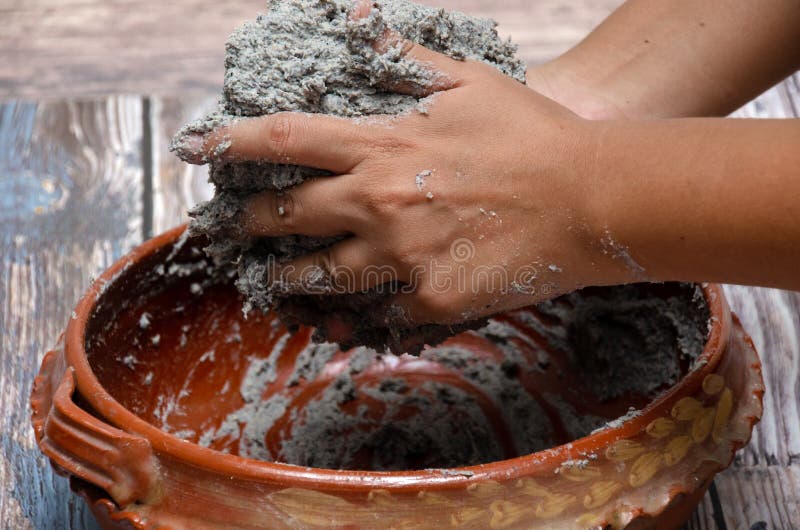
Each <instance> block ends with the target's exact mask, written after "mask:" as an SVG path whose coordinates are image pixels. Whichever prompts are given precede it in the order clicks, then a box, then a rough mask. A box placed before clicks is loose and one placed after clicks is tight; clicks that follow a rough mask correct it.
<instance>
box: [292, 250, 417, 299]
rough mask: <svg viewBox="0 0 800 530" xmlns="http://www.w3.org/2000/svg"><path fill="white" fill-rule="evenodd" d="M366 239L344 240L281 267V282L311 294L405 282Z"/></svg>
mask: <svg viewBox="0 0 800 530" xmlns="http://www.w3.org/2000/svg"><path fill="white" fill-rule="evenodd" d="M384 261H385V260H382V259H380V256H379V255H378V252H377V251H376V250H375V249H374V248H373V247H371V246H370V244H369V243H367V242H366V241H365V240H363V239H359V238H356V237H352V238H349V239H345V240H344V241H341V242H339V243H336V244H335V245H333V246H331V247H330V248H327V249H325V250H323V251H320V252H317V253H315V254H311V255H308V256H303V257H302V258H298V259H296V260H293V261H291V262H289V263H285V264H282V265H281V266H280V269H279V270H278V271H277V276H278V279H279V280H280V281H282V282H285V283H288V284H290V285H299V286H301V287H302V289H303V291H304V292H306V293H308V294H346V293H358V292H364V291H367V290H369V289H372V288H374V287H378V286H380V285H385V284H389V283H392V282H396V281H402V278H400V276H401V274H399V272H398V270H397V269H396V268H395V267H392V266H389V265H375V264H376V263H384Z"/></svg>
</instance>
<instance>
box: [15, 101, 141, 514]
mask: <svg viewBox="0 0 800 530" xmlns="http://www.w3.org/2000/svg"><path fill="white" fill-rule="evenodd" d="M140 142H141V104H140V99H139V98H133V97H123V98H110V99H107V100H101V101H87V102H80V103H75V102H73V103H53V104H38V105H37V104H23V103H13V102H12V103H7V104H4V105H0V202H2V209H1V210H0V255H1V256H2V265H0V267H2V268H1V269H0V330H2V332H0V341H1V342H0V367H1V368H2V371H0V410H2V411H3V413H2V415H0V432H3V433H4V436H2V437H0V447H2V452H1V453H0V458H2V462H1V463H0V526H2V527H3V528H37V529H39V528H42V529H45V528H86V527H91V526H90V525H92V522H91V518H90V517H89V516H88V513H87V510H86V509H85V507H84V505H83V501H81V500H79V499H78V498H77V497H75V496H74V495H73V494H72V493H71V492H70V491H69V488H68V485H67V481H66V480H65V479H64V478H61V477H55V476H54V475H53V473H52V471H51V469H50V465H49V463H48V462H47V461H46V459H45V458H44V457H43V456H42V455H41V454H40V453H39V451H38V449H37V448H36V446H35V443H34V440H33V432H32V429H31V426H30V420H29V408H28V396H29V393H30V386H31V382H32V380H33V377H34V376H35V374H36V372H37V371H38V365H39V362H40V360H41V358H42V355H43V354H44V352H45V351H46V350H47V349H48V348H50V347H51V346H52V345H53V344H54V343H55V341H56V338H57V337H58V335H59V334H60V333H61V332H62V331H63V329H64V326H65V324H66V322H67V320H68V318H69V315H70V312H71V310H72V307H73V306H74V304H75V302H76V300H77V299H78V297H79V296H80V295H81V293H82V292H83V291H84V290H85V288H86V287H87V286H88V284H89V279H90V277H91V276H92V275H96V274H98V273H99V272H100V271H102V270H103V269H104V268H105V267H107V266H108V265H109V264H110V263H111V262H112V261H113V260H115V259H116V258H118V257H119V256H120V255H121V254H122V253H123V252H124V251H126V250H128V249H129V248H130V247H131V246H132V245H134V244H135V243H137V242H138V241H139V240H140V236H141V223H140V209H141V198H142V187H141V167H140V158H139V157H140Z"/></svg>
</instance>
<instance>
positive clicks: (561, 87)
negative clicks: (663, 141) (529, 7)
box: [529, 0, 800, 118]
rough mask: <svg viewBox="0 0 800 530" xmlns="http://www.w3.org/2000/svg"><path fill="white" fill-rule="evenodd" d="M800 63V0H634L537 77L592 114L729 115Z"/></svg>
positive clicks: (559, 97) (543, 86) (548, 90)
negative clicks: (753, 0) (665, 0)
mask: <svg viewBox="0 0 800 530" xmlns="http://www.w3.org/2000/svg"><path fill="white" fill-rule="evenodd" d="M798 67H800V2H798V1H797V0H764V1H761V2H752V1H749V0H708V1H705V2H698V1H696V0H676V1H673V2H663V1H662V0H629V1H628V2H626V3H625V4H624V5H623V6H622V7H620V8H619V9H618V10H617V11H616V12H614V13H613V14H612V15H611V16H610V17H609V18H608V19H606V20H605V21H604V22H603V23H602V24H601V25H600V26H598V28H597V29H595V30H594V31H593V32H592V33H591V34H590V35H589V36H588V37H586V39H584V40H583V41H582V42H581V43H580V44H578V45H577V46H576V47H574V48H573V49H571V50H570V51H568V52H567V53H565V54H564V55H562V56H561V57H559V58H557V59H555V60H554V61H552V62H551V63H548V64H546V65H543V66H541V67H537V68H534V69H532V70H531V73H530V76H529V77H530V84H531V86H532V87H533V88H534V89H537V90H540V91H542V92H544V93H545V95H547V96H549V97H551V98H553V99H555V100H556V101H559V102H560V103H562V104H564V105H565V106H567V107H569V108H572V109H573V110H574V111H576V112H578V113H579V114H582V115H584V116H585V117H589V118H610V117H616V118H618V117H627V118H652V117H685V116H723V115H726V114H728V113H730V112H732V111H733V110H735V109H737V108H738V107H739V106H741V105H743V104H744V103H746V102H747V101H749V100H750V99H752V98H753V97H755V96H757V95H758V94H760V93H761V92H763V91H764V90H766V89H767V88H769V87H770V86H772V85H774V84H775V83H777V82H779V81H780V80H781V79H783V78H784V77H786V76H787V75H790V74H791V73H792V72H794V71H795V70H797V69H798Z"/></svg>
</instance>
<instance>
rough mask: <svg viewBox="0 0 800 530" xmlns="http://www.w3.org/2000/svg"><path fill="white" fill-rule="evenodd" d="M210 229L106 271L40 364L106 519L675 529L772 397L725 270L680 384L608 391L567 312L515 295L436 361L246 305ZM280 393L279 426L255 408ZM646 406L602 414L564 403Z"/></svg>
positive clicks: (63, 455)
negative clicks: (597, 389)
mask: <svg viewBox="0 0 800 530" xmlns="http://www.w3.org/2000/svg"><path fill="white" fill-rule="evenodd" d="M200 246H201V245H200V242H198V241H193V240H187V238H186V237H185V234H184V230H183V228H178V229H175V230H173V231H170V232H168V233H166V234H164V235H162V236H159V237H157V238H155V239H153V240H151V241H148V242H147V243H145V244H144V245H142V246H141V247H139V248H137V249H136V250H134V251H133V252H132V253H131V254H130V255H128V256H127V257H125V258H123V259H122V260H121V261H119V262H118V263H117V264H115V265H114V266H113V267H111V268H110V269H109V270H108V271H106V272H105V273H104V274H103V275H102V276H101V277H100V278H99V279H98V280H97V281H96V282H95V283H94V284H93V286H92V287H91V288H90V289H89V291H88V293H87V294H86V295H85V296H84V298H83V299H82V300H81V301H80V303H79V304H78V306H77V307H76V309H75V312H74V313H73V317H72V319H71V321H70V322H69V325H68V326H67V330H66V332H65V334H64V335H63V336H62V338H61V340H60V341H59V344H58V345H57V347H56V349H55V350H53V351H51V352H49V353H48V354H47V355H46V357H45V359H44V361H43V363H42V368H41V372H40V374H39V376H38V377H37V378H36V381H35V383H34V388H33V392H32V397H31V404H32V409H33V426H34V430H35V433H36V439H37V441H38V443H39V446H40V448H41V450H42V451H43V452H44V454H45V455H47V456H48V457H49V458H50V460H51V462H52V463H53V465H54V466H55V468H56V469H57V470H59V471H60V472H63V473H65V474H67V475H69V476H71V477H72V481H73V486H74V488H75V489H76V490H77V491H78V492H79V493H80V494H82V495H83V496H84V497H85V498H86V499H87V501H88V502H89V503H90V506H91V507H92V510H93V511H94V513H95V515H96V516H97V518H98V520H99V521H100V522H101V524H102V526H104V527H105V528H153V529H155V528H174V529H183V528H187V529H203V528H270V529H279V528H348V529H350V528H352V529H355V528H436V527H440V528H444V527H459V528H461V527H463V528H548V529H560V528H658V529H668V528H678V527H679V526H680V525H681V524H683V522H685V521H686V520H687V519H688V517H689V516H690V514H691V512H692V510H693V509H694V507H695V506H696V505H697V503H698V502H699V500H700V499H701V498H702V496H703V494H704V492H705V490H706V488H707V487H708V485H709V484H710V482H711V480H712V479H713V477H714V475H715V474H716V473H717V472H719V471H720V470H722V469H724V468H725V467H727V466H728V465H729V464H730V462H731V460H732V458H733V455H734V453H735V451H736V450H737V449H739V448H741V447H742V446H743V445H744V444H746V443H747V441H748V440H749V438H750V434H751V431H752V429H753V425H754V424H755V423H756V422H757V421H758V420H759V418H760V416H761V411H762V405H761V399H762V395H763V392H764V386H763V381H762V377H761V370H760V363H759V359H758V356H757V354H756V351H755V349H754V348H753V344H752V342H751V341H750V339H749V338H748V337H747V335H746V334H745V332H744V331H743V330H742V328H741V326H740V324H739V322H738V320H737V319H736V317H735V316H732V315H731V313H730V310H729V309H728V306H727V303H726V302H725V299H724V297H723V294H722V290H721V289H720V288H719V286H715V285H704V286H702V290H701V291H700V290H698V291H697V292H700V293H701V294H702V296H700V303H701V304H702V303H703V299H704V302H705V304H707V306H708V311H709V313H710V317H711V318H710V320H708V322H709V324H708V327H709V332H708V336H707V339H706V341H705V347H704V349H703V351H702V353H701V354H700V357H699V358H698V359H696V360H694V362H693V363H691V366H690V365H689V363H688V362H687V361H685V360H684V361H682V364H681V369H680V370H681V373H680V374H679V375H680V377H679V380H678V381H677V383H675V384H673V385H671V386H669V385H667V386H666V387H664V388H659V389H656V391H655V392H654V393H652V394H651V395H645V394H646V393H641V392H639V393H637V392H635V391H627V392H623V393H622V394H619V395H613V396H610V397H609V396H606V398H604V399H603V400H600V399H597V397H596V396H593V395H592V391H591V389H589V388H587V387H586V385H585V384H584V383H583V382H582V379H581V377H579V375H580V374H576V373H575V370H574V369H572V368H571V367H573V365H571V364H570V362H571V361H570V357H569V353H568V352H565V351H563V348H559V347H558V344H559V343H558V340H555V339H554V337H556V338H557V336H558V335H559V333H560V332H563V331H564V329H563V325H562V324H560V323H559V321H558V320H559V319H558V318H557V317H556V316H554V315H547V314H541V313H539V312H538V311H537V309H535V308H531V309H528V310H523V311H521V312H514V313H509V314H508V315H504V316H503V317H500V318H498V319H497V322H498V323H499V324H496V325H497V326H499V328H498V329H500V330H501V331H497V330H495V331H493V332H492V333H495V334H496V335H497V336H498V337H500V336H502V338H503V340H501V341H497V340H490V339H492V337H491V333H489V334H486V333H484V334H477V333H474V332H471V333H466V334H463V335H461V336H459V337H455V338H453V339H451V340H450V341H448V343H447V344H446V348H449V349H447V350H446V351H445V350H442V351H445V353H441V352H440V353H438V354H437V353H436V352H432V351H428V352H423V355H422V356H421V357H419V358H415V357H409V356H400V357H395V356H384V357H382V358H381V357H378V356H375V355H370V354H369V352H364V351H363V350H353V351H349V352H342V351H337V350H335V348H333V349H331V347H330V346H329V347H327V348H323V349H314V347H313V346H311V345H309V336H310V330H307V329H301V330H300V331H298V332H297V333H296V334H294V335H289V334H288V333H287V332H286V330H285V329H283V328H282V327H281V326H280V325H279V324H278V322H277V321H276V319H275V317H274V315H260V314H253V315H250V316H249V317H248V318H247V319H244V318H243V317H242V313H241V307H242V302H241V299H240V298H239V296H238V294H237V292H236V290H235V287H234V286H233V285H232V280H231V278H230V276H229V275H227V274H224V273H220V272H218V271H216V270H215V269H214V268H213V267H211V266H210V264H209V263H207V262H206V258H205V257H204V255H203V254H202V252H201V251H200V250H199V247H200ZM692 288H694V287H692ZM642 289H645V290H649V291H652V292H651V293H650V294H651V295H653V296H662V297H666V296H675V295H676V293H678V294H680V293H681V292H682V291H681V289H683V290H686V287H685V286H682V287H681V286H677V285H669V284H667V285H662V286H650V287H642ZM559 326H561V327H559ZM502 330H505V331H502ZM559 330H560V331H559ZM495 338H496V337H495ZM562 338H563V337H562ZM503 341H504V342H503ZM700 344H702V341H701V343H700ZM447 352H450V353H447ZM453 352H457V353H459V352H460V353H459V354H458V355H455V354H453V355H450V354H452V353H453ZM437 355H438V357H437ZM454 355H455V356H454ZM509 358H511V359H512V360H513V362H510V361H509ZM470 370H471V371H470ZM487 374H488V375H487ZM489 376H491V377H494V378H495V379H493V380H491V381H490V380H488V379H486V378H487V377H489ZM641 376H642V378H646V377H647V374H645V373H643V374H641ZM247 381H250V382H251V383H252V381H258V382H260V383H259V384H260V385H261V386H259V385H251V387H248V389H246V388H245V385H246V384H247ZM342 381H343V382H342ZM387 381H392V382H391V383H390V384H389V383H387ZM487 381H488V382H487ZM492 381H495V382H494V383H492ZM497 381H500V383H497ZM484 383H485V384H484ZM495 383H497V384H495ZM348 385H350V386H349V387H348ZM481 385H484V386H481ZM492 385H494V386H493V387H492V388H495V390H496V391H497V393H496V395H492V394H491V392H489V391H487V390H486V389H487V388H489V387H491V386H492ZM520 388H521V389H523V390H524V392H522V393H519V392H517V394H514V392H511V390H509V389H517V390H519V389H520ZM331 389H333V390H331ZM329 391H335V392H338V393H339V394H338V395H339V396H343V397H341V399H338V400H334V401H332V403H334V406H333V408H331V407H329V409H330V410H329V409H325V410H328V412H325V410H323V409H321V408H320V403H321V402H320V400H319V397H320V396H321V395H323V394H324V393H325V392H329ZM254 393H255V398H253V394H254ZM512 394H514V396H516V397H513V396H512V397H509V396H510V395H512ZM248 396H249V397H248ZM275 396H278V397H279V399H278V398H276V399H277V401H274V403H273V402H270V403H273V405H275V403H277V404H278V405H275V407H277V408H275V407H273V405H270V407H272V408H269V410H267V409H257V410H256V412H255V413H254V415H253V416H252V417H253V418H260V420H259V421H261V420H263V419H264V418H267V417H269V419H270V421H269V422H266V423H264V425H261V426H258V425H256V420H253V421H252V422H250V423H248V422H247V420H242V419H241V416H237V414H239V413H240V412H241V411H243V410H245V409H246V408H247V407H248V406H249V407H250V408H251V412H253V410H252V408H253V407H258V406H259V403H261V402H260V401H259V400H261V399H266V398H270V399H272V398H275ZM498 396H499V397H498ZM520 396H522V397H520ZM523 398H524V399H523ZM254 399H255V401H254ZM506 399H509V400H511V401H508V402H506V401H503V400H506ZM514 400H516V401H514ZM526 400H527V401H526ZM442 403H444V405H442ZM526 404H527V405H526ZM629 406H632V407H635V408H638V409H642V410H641V411H640V412H637V413H635V414H629V415H627V416H626V417H624V418H622V419H621V420H617V421H611V423H609V424H608V425H605V426H601V428H599V429H598V430H596V431H595V432H593V433H587V432H583V431H586V430H587V429H588V428H587V427H586V426H585V425H584V426H579V427H575V425H573V424H572V423H570V422H568V421H566V420H565V416H564V411H565V410H566V409H571V410H572V411H573V412H572V413H571V414H572V417H592V418H594V421H595V423H596V422H597V421H599V422H605V421H607V420H613V419H614V418H618V417H619V416H622V415H624V414H625V413H626V412H627V411H628V407H629ZM442 407H444V408H442ZM565 407H566V408H565ZM533 409H536V410H537V411H539V412H540V415H539V416H538V418H539V419H538V420H537V417H534V416H531V415H526V414H527V412H529V411H530V410H533ZM512 410H513V411H514V414H516V416H514V415H512V416H511V417H512V420H509V417H510V416H509V414H511V412H510V411H512ZM576 415H578V416H576ZM237 418H238V420H237ZM514 418H516V419H514ZM326 422H328V423H326ZM573 423H574V422H573ZM231 426H232V427H231ZM593 426H595V425H592V426H590V427H593ZM576 428H577V429H578V430H580V429H583V431H581V432H579V433H578V434H577V436H581V437H578V438H577V439H574V438H575V437H576V432H577V431H576ZM414 429H419V431H420V432H419V433H418V432H415V431H414ZM423 431H424V433H427V434H425V436H427V437H425V436H422V437H421V438H420V437H419V436H418V435H420V433H422V432H423ZM248 433H249V434H248ZM424 433H423V434H424ZM442 433H444V434H442ZM520 433H521V434H520ZM526 433H527V434H526ZM530 433H533V434H530ZM534 435H535V436H538V437H539V438H541V439H537V440H535V442H536V443H534V442H532V441H531V439H532V437H534ZM415 436H416V437H417V438H415ZM526 436H527V437H528V438H526ZM420 440H421V441H420ZM450 440H453V443H452V446H453V447H456V448H457V450H454V452H453V454H450V453H448V452H447V451H448V450H449V449H448V447H450ZM415 444H416V445H415ZM532 444H533V445H532ZM536 444H540V445H541V444H545V445H541V446H540V445H536ZM550 446H552V447H551V448H549V449H544V447H550ZM532 447H533V448H536V449H534V450H535V451H536V452H530V450H531V449H530V448H532ZM409 448H410V449H409ZM539 449H541V450H539ZM246 456H261V457H264V458H271V459H276V460H283V461H285V460H290V461H292V459H294V461H296V463H299V464H301V465H290V464H283V463H275V462H272V461H261V460H256V459H254V458H247V457H246ZM459 459H460V460H459ZM454 462H458V463H460V464H464V465H460V467H447V466H451V465H453V463H454ZM313 466H317V467H313ZM320 466H324V467H329V468H330V467H333V468H337V467H339V468H343V469H323V468H322V467H320ZM375 469H390V470H391V471H375Z"/></svg>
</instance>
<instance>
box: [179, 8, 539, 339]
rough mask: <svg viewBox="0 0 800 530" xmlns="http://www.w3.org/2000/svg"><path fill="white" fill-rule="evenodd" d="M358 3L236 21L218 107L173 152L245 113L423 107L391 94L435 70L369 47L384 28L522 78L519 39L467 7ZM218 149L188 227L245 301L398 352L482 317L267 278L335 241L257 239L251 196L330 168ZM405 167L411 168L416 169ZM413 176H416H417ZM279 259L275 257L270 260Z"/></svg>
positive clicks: (326, 284)
mask: <svg viewBox="0 0 800 530" xmlns="http://www.w3.org/2000/svg"><path fill="white" fill-rule="evenodd" d="M352 7H353V3H352V1H351V0H281V1H278V0H271V1H269V2H268V4H267V12H266V13H265V14H262V15H259V17H258V18H257V19H256V20H255V21H252V22H247V23H245V24H244V25H243V26H241V27H240V28H239V29H237V30H236V31H235V32H234V33H233V34H232V35H231V37H230V39H229V40H228V43H227V45H226V51H227V57H226V60H225V67H226V72H225V82H224V87H223V93H222V97H221V99H220V102H219V105H218V108H217V109H216V110H215V111H214V112H213V113H212V114H210V115H209V116H206V117H205V118H203V119H201V120H198V121H196V122H194V123H191V124H189V125H187V126H185V127H184V128H183V129H181V131H179V133H178V134H177V135H176V137H175V139H174V140H173V144H172V150H173V151H175V152H176V154H178V156H181V157H183V158H189V156H188V154H189V151H190V149H189V145H188V144H187V139H188V138H189V137H190V136H191V135H192V134H197V133H199V134H206V133H208V132H210V131H212V130H214V129H216V128H218V127H220V126H221V125H224V124H227V123H230V122H231V121H233V120H236V119H237V118H240V117H250V116H262V115H266V114H273V113H276V112H280V111H300V112H309V113H322V114H330V115H335V116H342V117H363V116H371V115H386V114H389V115H398V114H403V113H409V112H418V111H420V107H421V106H424V105H425V103H424V102H421V99H420V98H419V97H416V96H412V95H404V94H397V93H394V92H392V91H391V87H392V86H396V85H397V83H398V82H402V84H403V85H404V86H406V87H409V86H410V87H418V88H420V93H422V92H423V91H422V89H423V88H424V87H426V86H429V85H430V84H431V83H433V82H435V81H436V80H437V79H436V78H437V76H438V75H441V74H437V73H435V72H432V71H431V70H430V69H429V68H428V67H427V66H426V65H423V64H419V63H417V62H415V61H413V60H410V59H408V58H405V57H403V55H402V53H401V50H400V49H399V48H392V49H389V50H388V51H386V52H384V53H378V52H376V51H375V50H374V49H373V47H372V43H373V42H374V40H375V39H376V38H377V37H378V36H380V35H382V34H383V33H384V31H385V30H386V28H387V27H389V28H392V29H394V30H396V31H398V32H399V33H400V34H401V35H403V36H405V37H406V38H408V39H410V40H412V41H414V42H417V43H419V44H421V45H423V46H426V47H428V48H430V49H432V50H435V51H438V52H441V53H444V54H446V55H449V56H451V57H453V58H455V59H458V60H467V59H470V60H478V61H483V62H485V63H487V64H489V65H491V66H494V67H495V68H497V69H498V70H500V71H501V72H503V73H504V74H507V75H509V76H510V77H512V78H514V79H516V80H518V81H519V82H521V83H524V82H525V67H524V64H523V62H522V61H520V60H519V59H517V58H516V57H515V55H514V54H515V52H516V47H515V46H514V45H513V44H511V43H510V42H508V41H504V40H502V39H500V38H499V37H498V35H497V32H496V31H495V23H494V22H493V21H491V20H487V19H478V18H474V17H469V16H467V15H464V14H462V13H457V12H447V11H445V10H443V9H435V8H431V7H426V6H421V5H417V4H414V3H412V2H408V1H406V0H383V1H381V2H376V3H375V4H374V7H373V9H372V11H371V12H370V14H369V15H368V16H367V17H366V18H363V19H361V20H357V21H354V20H351V19H350V17H349V16H348V15H349V12H350V10H351V9H352ZM223 145H224V148H223V149H218V150H217V151H215V153H211V156H210V157H209V158H210V159H209V160H204V162H208V163H209V164H210V171H209V178H210V180H211V182H212V183H213V184H214V185H215V187H216V192H215V195H214V197H213V199H211V200H210V201H209V202H207V203H204V204H201V205H199V206H197V207H196V208H195V209H194V210H192V212H191V216H192V222H191V225H190V230H191V232H192V233H193V234H202V235H204V236H207V237H208V239H209V241H210V243H209V245H208V247H207V248H206V251H207V252H208V253H209V255H211V256H212V257H214V258H215V259H216V260H217V261H219V262H220V263H230V262H234V263H237V264H238V271H239V278H238V281H237V286H238V288H239V289H240V290H241V292H242V293H243V294H244V295H245V297H246V299H247V308H248V309H250V308H258V309H261V310H265V311H266V310H273V309H274V310H276V311H277V312H278V313H279V314H280V315H281V317H282V319H283V321H284V322H285V323H286V324H287V325H289V326H290V327H293V326H298V325H301V324H306V325H313V326H316V327H317V333H316V335H315V340H318V341H322V340H324V339H325V338H326V335H327V329H326V322H329V321H331V319H332V318H333V319H335V320H338V321H343V322H344V323H346V325H347V326H348V327H350V328H352V330H353V335H352V341H351V342H352V344H343V345H342V346H349V345H355V344H359V345H366V346H371V347H374V348H376V349H379V350H387V349H389V350H392V351H395V352H402V351H408V350H411V351H418V350H419V348H420V347H421V346H422V344H423V343H428V344H436V343H438V342H439V341H441V340H443V339H444V338H446V337H448V336H450V335H452V334H454V333H457V332H459V331H462V330H463V329H466V328H471V327H472V328H474V327H477V326H478V325H479V324H480V322H473V323H467V324H464V325H461V326H456V327H451V326H432V325H428V326H422V327H413V328H412V327H411V326H410V325H409V324H408V323H407V321H406V319H405V318H404V315H402V313H400V312H399V311H396V310H393V309H392V307H391V306H390V304H389V303H388V301H389V300H390V298H391V292H390V291H391V289H385V288H384V289H382V290H374V291H371V292H367V293H361V294H355V295H333V294H328V293H326V291H328V292H330V291H331V285H330V279H329V278H327V277H326V276H325V275H324V274H322V275H320V277H319V278H318V282H317V285H316V286H315V287H317V289H315V291H314V292H315V293H316V294H313V295H310V294H307V291H304V290H305V289H307V287H308V286H303V287H302V288H298V286H293V285H286V284H281V283H277V282H274V281H273V279H271V278H270V277H269V272H270V269H271V267H270V263H274V262H278V263H280V262H285V261H287V260H290V259H293V258H295V257H297V256H300V255H305V254H308V253H311V252H315V251H318V250H320V249H322V248H324V247H327V246H329V245H331V244H332V243H335V242H336V241H337V240H338V238H318V237H304V236H288V237H281V238H253V237H250V236H248V235H247V234H245V233H244V232H243V230H242V228H241V226H242V224H241V220H240V216H241V213H242V210H243V205H244V203H245V201H246V200H247V199H248V197H250V196H252V195H253V194H256V193H259V192H262V191H265V190H285V189H288V188H291V187H292V186H296V185H298V184H300V183H301V182H303V181H304V180H307V179H309V178H314V177H327V176H330V175H329V173H327V172H325V171H322V170H319V169H312V168H307V167H300V166H294V165H288V164H272V163H262V162H248V161H237V162H223V161H220V160H217V159H216V157H217V156H219V155H220V154H221V151H223V150H224V149H226V148H228V146H229V145H230V142H229V141H226V142H224V143H223ZM410 171H413V169H411V170H410ZM412 174H413V173H412ZM271 260H273V261H271Z"/></svg>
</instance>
